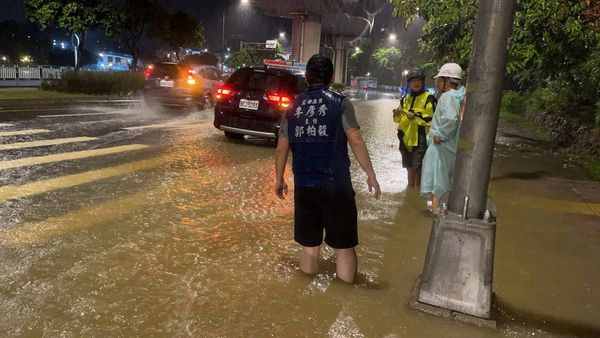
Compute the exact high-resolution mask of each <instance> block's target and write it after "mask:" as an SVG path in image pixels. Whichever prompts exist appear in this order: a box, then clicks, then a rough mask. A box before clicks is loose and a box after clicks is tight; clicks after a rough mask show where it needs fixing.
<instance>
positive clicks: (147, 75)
mask: <svg viewBox="0 0 600 338" xmlns="http://www.w3.org/2000/svg"><path fill="white" fill-rule="evenodd" d="M152 70H154V65H150V66H148V68H146V72H145V73H144V76H145V77H149V76H150V75H152Z"/></svg>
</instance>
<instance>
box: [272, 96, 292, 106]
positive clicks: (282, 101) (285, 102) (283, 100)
mask: <svg viewBox="0 0 600 338" xmlns="http://www.w3.org/2000/svg"><path fill="white" fill-rule="evenodd" d="M267 98H268V99H269V101H271V102H273V103H276V104H277V105H278V106H279V108H284V109H285V108H287V107H289V105H290V104H291V103H292V98H290V97H289V96H286V95H280V94H277V93H270V94H268V95H267Z"/></svg>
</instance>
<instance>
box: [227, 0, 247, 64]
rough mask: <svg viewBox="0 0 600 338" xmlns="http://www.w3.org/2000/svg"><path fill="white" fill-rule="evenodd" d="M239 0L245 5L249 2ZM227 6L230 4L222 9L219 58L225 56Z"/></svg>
mask: <svg viewBox="0 0 600 338" xmlns="http://www.w3.org/2000/svg"><path fill="white" fill-rule="evenodd" d="M240 2H241V4H242V5H247V4H249V3H250V0H241V1H240ZM229 7H230V5H227V6H226V7H225V8H224V9H223V29H222V31H221V59H223V58H224V56H225V15H226V14H227V10H228V9H229ZM221 71H223V62H221Z"/></svg>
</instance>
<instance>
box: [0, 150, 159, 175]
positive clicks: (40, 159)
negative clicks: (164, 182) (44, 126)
mask: <svg viewBox="0 0 600 338" xmlns="http://www.w3.org/2000/svg"><path fill="white" fill-rule="evenodd" d="M144 148H148V146H147V145H144V144H130V145H126V146H119V147H110V148H102V149H94V150H84V151H73V152H68V153H62V154H52V155H46V156H34V157H27V158H22V159H18V160H10V161H2V162H0V170H6V169H14V168H20V167H27V166H32V165H36V164H45V163H53V162H61V161H69V160H79V159H83V158H88V157H96V156H104V155H111V154H118V153H123V152H127V151H133V150H139V149H144Z"/></svg>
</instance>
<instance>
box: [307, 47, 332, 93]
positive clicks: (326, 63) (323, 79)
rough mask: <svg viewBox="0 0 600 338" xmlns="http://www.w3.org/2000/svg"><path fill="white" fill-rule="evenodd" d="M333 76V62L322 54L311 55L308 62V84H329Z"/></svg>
mask: <svg viewBox="0 0 600 338" xmlns="http://www.w3.org/2000/svg"><path fill="white" fill-rule="evenodd" d="M332 77H333V62H331V60H330V59H329V58H328V57H326V56H323V55H321V54H315V55H313V56H311V57H310V59H309V60H308V62H307V63H306V82H307V83H308V85H315V84H322V85H325V86H328V85H329V84H330V83H331V78H332Z"/></svg>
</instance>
